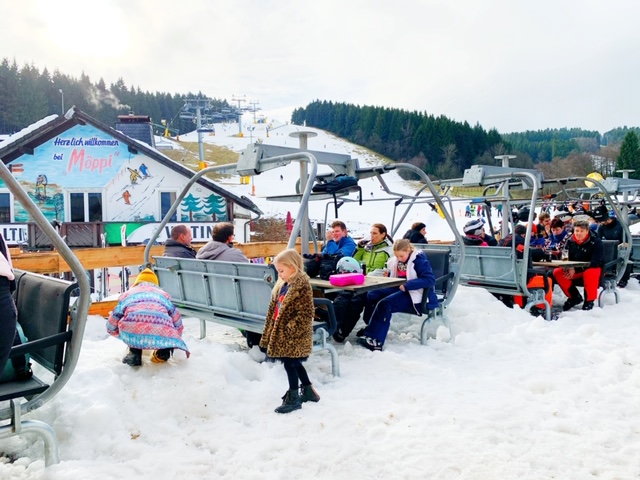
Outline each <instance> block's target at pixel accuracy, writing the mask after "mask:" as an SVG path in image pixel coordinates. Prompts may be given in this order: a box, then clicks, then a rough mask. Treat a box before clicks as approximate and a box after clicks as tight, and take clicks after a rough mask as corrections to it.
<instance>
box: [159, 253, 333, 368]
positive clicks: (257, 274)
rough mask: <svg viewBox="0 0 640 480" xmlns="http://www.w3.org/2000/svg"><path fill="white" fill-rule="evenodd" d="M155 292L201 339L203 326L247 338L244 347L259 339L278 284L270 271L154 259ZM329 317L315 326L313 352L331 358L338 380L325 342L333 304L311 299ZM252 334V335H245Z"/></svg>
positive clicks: (235, 264)
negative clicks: (194, 322) (192, 322)
mask: <svg viewBox="0 0 640 480" xmlns="http://www.w3.org/2000/svg"><path fill="white" fill-rule="evenodd" d="M153 258H154V260H155V265H154V266H153V269H154V271H155V273H156V275H157V276H158V280H159V282H160V287H161V288H162V289H163V290H164V291H165V292H167V293H168V294H169V295H171V300H172V301H173V303H174V304H175V305H176V306H177V307H178V308H179V309H180V312H181V313H182V314H183V315H185V316H193V317H196V318H198V319H199V320H200V338H204V337H205V336H206V328H207V327H206V322H207V321H209V322H215V323H219V324H222V325H227V326H230V327H234V328H238V329H240V330H242V331H244V332H245V333H246V336H247V340H248V344H249V346H251V345H253V344H255V343H256V342H255V335H262V332H263V330H264V322H265V317H266V315H267V309H268V307H269V302H270V300H271V291H272V289H273V286H274V285H275V283H276V280H277V278H278V273H277V272H276V269H275V268H274V266H273V265H264V264H254V263H240V262H221V261H218V260H199V259H185V258H175V257H153ZM314 303H315V304H316V306H321V307H322V308H324V309H326V310H327V311H328V316H327V317H328V320H327V321H324V322H323V321H319V322H314V334H313V351H314V352H318V351H322V350H326V351H328V352H329V354H330V355H331V371H332V373H333V375H335V376H339V375H340V366H339V363H338V353H337V351H336V349H335V347H334V346H333V345H331V344H330V343H329V342H328V341H327V340H328V338H329V336H330V335H332V334H333V333H334V332H335V330H336V327H337V325H336V318H335V313H334V311H333V304H332V303H331V302H330V301H328V300H325V299H319V298H318V299H314ZM249 334H254V335H249Z"/></svg>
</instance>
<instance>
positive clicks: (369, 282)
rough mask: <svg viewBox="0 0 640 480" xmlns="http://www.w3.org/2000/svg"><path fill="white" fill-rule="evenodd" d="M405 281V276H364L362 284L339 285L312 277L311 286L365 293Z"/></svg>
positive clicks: (321, 288)
mask: <svg viewBox="0 0 640 480" xmlns="http://www.w3.org/2000/svg"><path fill="white" fill-rule="evenodd" d="M404 282H405V279H404V278H392V277H368V276H367V277H364V283H363V284H362V285H347V286H344V287H339V286H337V285H331V283H330V282H329V280H322V279H320V278H317V277H316V278H312V279H311V280H310V283H311V287H312V288H314V289H317V290H322V291H323V292H324V291H329V290H346V291H348V292H355V293H364V292H369V291H371V290H377V289H379V288H387V287H398V286H400V285H402V284H403V283H404Z"/></svg>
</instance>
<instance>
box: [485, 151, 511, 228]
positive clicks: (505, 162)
mask: <svg viewBox="0 0 640 480" xmlns="http://www.w3.org/2000/svg"><path fill="white" fill-rule="evenodd" d="M493 158H495V159H496V160H502V167H503V168H509V160H511V159H512V158H516V155H496V156H495V157H493ZM504 197H505V198H506V199H507V201H506V202H504V201H503V202H502V230H501V232H500V238H507V236H508V235H509V219H510V218H511V211H510V210H508V211H506V212H505V210H507V208H505V207H508V206H509V182H505V183H504ZM505 213H506V214H507V217H506V218H507V221H505V220H504V218H505V217H504V215H505ZM513 228H514V229H515V225H514V226H513ZM491 233H493V232H491Z"/></svg>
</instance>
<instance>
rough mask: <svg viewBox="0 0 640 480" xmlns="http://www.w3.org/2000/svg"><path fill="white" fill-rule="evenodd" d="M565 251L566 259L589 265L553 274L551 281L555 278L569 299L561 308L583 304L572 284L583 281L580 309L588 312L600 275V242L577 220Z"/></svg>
mask: <svg viewBox="0 0 640 480" xmlns="http://www.w3.org/2000/svg"><path fill="white" fill-rule="evenodd" d="M565 249H567V250H568V251H569V260H575V261H580V262H589V266H587V267H578V268H574V267H570V268H564V267H561V268H556V269H555V270H554V271H553V278H555V280H556V282H557V283H558V285H559V286H560V288H561V289H562V291H563V292H564V294H565V295H566V296H567V297H569V298H568V299H567V301H566V302H565V303H564V305H563V307H562V309H563V310H564V311H567V310H570V309H572V308H573V307H575V306H576V305H578V304H580V303H582V300H583V299H582V296H581V295H580V293H579V292H578V289H577V288H576V285H575V283H576V280H578V279H582V281H583V283H584V295H585V297H586V298H585V299H584V303H583V304H582V310H591V309H592V308H593V302H594V301H595V299H596V297H597V296H598V287H599V286H600V275H601V273H602V266H603V264H604V247H603V245H602V240H600V239H599V238H598V236H597V235H596V234H595V233H594V232H592V231H591V229H590V228H589V223H588V222H586V221H584V220H578V221H576V222H574V224H573V234H572V235H571V237H570V238H569V240H567V243H566V244H565Z"/></svg>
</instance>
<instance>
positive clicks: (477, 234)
mask: <svg viewBox="0 0 640 480" xmlns="http://www.w3.org/2000/svg"><path fill="white" fill-rule="evenodd" d="M483 228H484V222H483V221H482V220H481V219H480V218H477V219H475V220H470V221H468V222H467V223H466V224H465V226H464V227H463V229H462V231H463V232H464V235H465V236H464V237H462V241H463V242H464V244H465V245H472V246H478V247H487V246H489V244H488V243H487V242H486V241H485V240H484V239H483V238H482V233H483Z"/></svg>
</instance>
